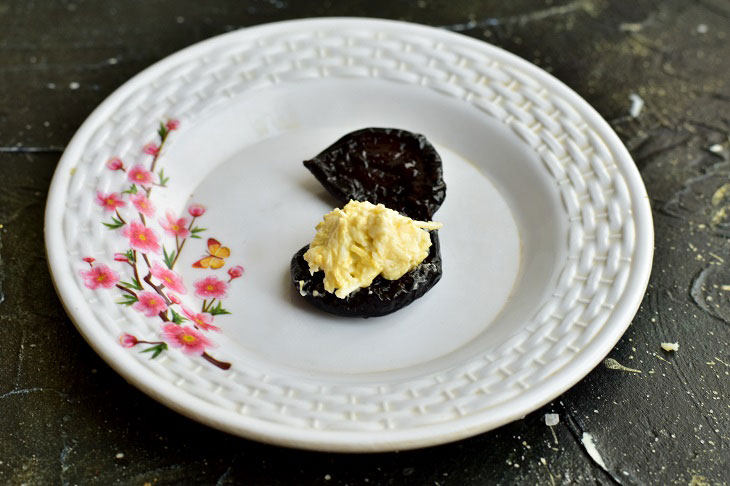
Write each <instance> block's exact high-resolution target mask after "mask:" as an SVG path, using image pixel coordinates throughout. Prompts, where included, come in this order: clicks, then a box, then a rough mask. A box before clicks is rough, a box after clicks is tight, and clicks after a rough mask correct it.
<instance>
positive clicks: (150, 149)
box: [142, 142, 160, 155]
mask: <svg viewBox="0 0 730 486" xmlns="http://www.w3.org/2000/svg"><path fill="white" fill-rule="evenodd" d="M142 152H144V153H146V154H148V155H157V154H159V153H160V147H158V146H157V144H155V143H152V142H150V143H148V144H147V145H145V146H144V147H142Z"/></svg>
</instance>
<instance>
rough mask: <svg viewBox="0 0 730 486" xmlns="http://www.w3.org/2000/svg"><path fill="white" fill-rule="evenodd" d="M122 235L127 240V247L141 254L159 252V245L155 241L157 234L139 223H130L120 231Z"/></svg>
mask: <svg viewBox="0 0 730 486" xmlns="http://www.w3.org/2000/svg"><path fill="white" fill-rule="evenodd" d="M122 234H123V235H124V236H126V237H127V238H128V239H129V246H131V247H132V248H133V249H135V250H139V251H141V252H142V253H147V252H152V253H159V252H160V243H159V241H158V240H157V234H156V233H155V232H154V231H153V230H152V229H151V228H148V227H146V226H145V225H143V224H142V223H140V222H139V221H132V222H131V223H130V224H128V225H126V226H125V227H124V229H123V230H122Z"/></svg>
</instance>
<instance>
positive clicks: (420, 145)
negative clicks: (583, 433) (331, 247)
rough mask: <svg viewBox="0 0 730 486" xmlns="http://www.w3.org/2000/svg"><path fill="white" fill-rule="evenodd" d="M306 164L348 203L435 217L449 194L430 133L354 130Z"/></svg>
mask: <svg viewBox="0 0 730 486" xmlns="http://www.w3.org/2000/svg"><path fill="white" fill-rule="evenodd" d="M304 166H305V167H306V168H307V169H309V171H310V172H311V173H312V174H314V176H315V177H316V178H317V180H318V181H319V182H320V184H322V185H323V186H324V188H325V189H327V191H328V192H329V193H330V194H332V196H334V197H335V199H337V200H338V201H339V202H340V204H342V205H345V204H347V203H348V202H350V200H355V201H369V202H371V203H373V204H383V205H385V206H386V207H387V208H390V209H393V210H395V211H398V212H399V213H403V214H405V215H406V216H408V217H409V218H413V219H416V220H419V221H431V220H432V219H433V215H434V214H435V213H436V211H438V209H439V208H440V207H441V204H442V203H443V202H444V198H445V197H446V184H445V183H444V176H443V166H442V164H441V156H440V155H439V154H438V152H436V149H435V148H434V147H433V145H431V143H430V142H429V141H428V140H427V139H426V137H424V136H423V135H421V134H417V133H412V132H409V131H407V130H396V129H392V128H374V127H371V128H365V129H362V130H357V131H354V132H351V133H348V134H346V135H344V136H343V137H342V138H340V139H339V140H337V141H336V142H335V143H333V144H332V145H330V146H329V147H327V148H326V149H324V150H323V151H322V152H321V153H319V154H318V155H317V156H316V157H314V158H313V159H310V160H305V161H304Z"/></svg>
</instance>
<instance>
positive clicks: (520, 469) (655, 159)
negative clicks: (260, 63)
mask: <svg viewBox="0 0 730 486" xmlns="http://www.w3.org/2000/svg"><path fill="white" fill-rule="evenodd" d="M329 15H354V16H372V17H386V18H395V19H403V20H409V21H414V22H419V23H424V24H430V25H438V26H442V27H444V28H447V29H451V30H455V31H459V32H462V33H464V34H466V35H469V36H472V37H475V38H478V39H484V40H487V41H488V42H491V43H494V44H496V45H499V46H502V47H504V48H505V49H507V50H509V51H511V52H514V53H516V54H518V55H520V56H522V57H524V58H525V59H528V60H529V61H532V62H534V63H535V64H537V65H538V66H541V67H543V68H544V69H546V70H548V71H549V72H551V73H553V74H554V75H555V76H557V77H558V78H560V79H561V80H563V81H564V82H565V83H566V84H568V85H569V86H570V87H572V88H573V89H574V90H576V91H577V92H578V93H579V94H581V95H582V96H583V97H585V98H586V99H587V100H588V101H589V103H591V104H592V105H593V106H594V107H595V108H596V109H597V110H598V111H599V112H600V113H601V114H602V115H603V116H604V117H605V118H606V119H607V120H609V121H610V123H611V125H612V126H613V127H614V129H615V130H616V131H617V132H618V134H619V135H620V136H621V138H622V139H623V141H624V142H625V144H626V145H627V147H628V148H629V150H630V151H631V153H632V155H633V156H634V159H635V161H636V163H637V165H638V167H639V169H640V170H641V173H642V176H643V178H644V181H645V183H646V186H647V189H648V191H649V196H650V198H651V203H652V206H653V208H654V218H655V219H654V222H655V230H656V254H655V260H654V271H653V275H652V279H651V283H650V285H649V289H648V291H647V293H646V297H645V298H644V302H643V305H642V307H641V309H640V310H639V312H638V314H637V316H636V317H635V319H634V321H633V324H632V326H631V327H630V328H629V330H628V331H627V332H626V334H625V336H624V337H623V338H622V339H621V341H620V342H619V343H618V345H617V346H616V347H615V349H614V350H613V351H612V352H611V353H610V355H609V358H610V359H612V360H615V361H616V362H618V363H620V364H622V365H624V366H625V367H628V368H632V369H635V370H638V371H640V372H629V371H625V370H622V369H616V367H615V366H607V365H606V363H604V364H602V365H599V366H598V367H597V368H596V369H595V370H594V371H593V372H591V373H590V374H589V375H588V376H587V377H586V378H585V379H584V380H582V381H581V382H580V383H579V384H578V385H576V386H575V387H573V388H572V389H571V390H570V391H568V392H567V393H565V394H564V395H562V396H561V397H560V398H559V399H557V400H555V401H554V402H553V403H550V404H548V405H546V406H545V407H543V408H541V409H539V410H537V411H536V412H534V413H532V414H530V415H528V416H527V417H526V418H524V419H523V420H518V421H516V422H514V423H512V424H509V425H506V426H504V427H502V428H500V429H498V430H495V431H492V432H489V433H485V434H482V435H479V436H476V437H473V438H471V439H467V440H463V441H460V442H457V443H453V444H447V445H443V446H439V447H432V448H429V449H423V450H415V451H409V452H402V453H389V454H373V455H339V454H324V453H314V452H303V451H297V450H288V449H284V448H278V447H272V446H267V445H262V444H259V443H256V442H251V441H247V440H243V439H239V438H237V437H233V436H230V435H227V434H225V433H221V432H218V431H216V430H213V429H210V428H208V427H205V426H202V425H199V424H197V423H195V422H192V421H190V420H188V419H186V418H183V417H181V416H179V415H178V414H176V413H174V412H172V411H170V410H168V409H167V408H165V407H164V406H162V405H159V404H158V403H157V402H155V401H153V400H152V399H150V398H148V397H147V396H145V395H144V394H142V393H141V392H139V391H138V390H137V389H135V388H134V387H132V386H130V385H128V384H127V383H125V382H124V380H123V379H122V378H120V377H119V376H118V375H117V374H116V373H114V372H113V371H112V370H111V369H110V368H109V367H108V366H107V365H106V364H105V363H104V362H103V361H102V360H101V359H100V358H99V357H98V356H97V355H96V354H95V353H94V352H93V351H92V350H91V348H90V347H89V346H88V345H87V344H86V343H85V342H84V340H83V339H82V338H81V336H80V335H79V333H78V332H77V331H76V330H75V328H74V327H73V325H72V324H71V322H70V321H69V319H68V318H67V317H66V314H65V313H64V311H63V309H62V307H61V305H60V303H59V300H58V298H57V297H56V295H55V293H54V290H53V287H52V285H51V281H50V278H49V275H48V270H47V268H46V262H45V257H44V249H43V237H42V236H43V235H42V228H43V222H42V220H43V210H44V205H45V199H46V192H47V189H48V186H49V183H50V179H51V176H52V174H53V171H54V169H55V166H56V163H57V161H58V159H59V156H60V154H61V152H62V150H63V148H64V145H65V144H66V143H67V142H68V141H69V140H70V138H71V136H72V135H73V133H74V131H75V130H76V128H78V126H79V125H80V124H81V123H82V122H83V120H84V119H85V118H86V117H87V116H88V115H89V113H90V112H91V111H92V109H93V108H94V107H95V106H96V105H97V104H98V103H100V102H101V101H102V100H103V99H104V98H105V97H106V96H107V95H109V93H110V92H111V91H112V90H114V89H115V88H116V87H118V86H119V85H121V84H122V83H124V82H125V81H126V80H127V79H129V78H130V77H131V76H132V75H134V74H135V73H137V72H139V71H140V70H141V69H143V68H145V67H146V66H148V65H150V64H152V63H153V62H155V61H157V60H159V59H161V58H163V57H164V56H166V55H168V54H170V53H173V52H175V51H177V50H178V49H180V48H183V47H185V46H188V45H190V44H193V43H194V42H197V41H200V40H202V39H205V38H208V37H211V36H213V35H216V34H220V33H222V32H226V31H230V30H233V29H237V28H240V27H245V26H249V25H254V24H259V23H264V22H270V21H275V20H281V19H288V18H300V17H311V16H329ZM729 27H730V3H728V2H727V1H722V0H698V1H693V2H689V1H685V0H667V1H647V0H639V1H636V2H609V1H608V0H555V1H552V2H551V1H547V2H533V1H526V0H520V1H514V2H478V1H475V0H470V1H463V2H460V3H459V4H458V5H453V4H451V3H449V2H442V1H435V0H419V1H418V2H407V1H401V0H395V1H390V2H387V1H374V2H369V3H368V2H352V4H351V6H350V7H344V6H342V5H340V4H337V5H335V4H334V2H331V1H329V0H324V1H297V2H294V1H293V0H266V1H251V2H247V3H244V2H235V1H225V0H215V1H209V2H198V1H190V0H177V1H149V0H147V1H137V0H134V1H132V0H129V1H125V2H114V1H110V0H95V1H90V0H89V1H81V0H79V1H76V0H71V1H69V0H66V1H58V2H32V1H28V0H5V1H0V61H1V62H0V87H1V88H0V184H1V185H0V187H1V189H0V224H2V227H1V229H0V242H1V243H2V247H1V249H0V257H1V260H0V285H1V289H2V294H1V295H2V296H3V302H2V304H0V329H1V330H2V336H3V338H2V339H0V417H1V419H0V483H2V484H12V485H15V484H32V485H35V484H104V485H107V484H139V485H142V484H153V485H161V484H220V485H226V484H286V485H288V484H323V485H345V484H350V485H353V484H418V485H422V484H434V485H447V484H453V485H466V484H504V485H512V484H540V485H558V484H566V485H567V484H658V485H667V484H692V485H695V486H699V485H710V484H712V485H718V484H726V483H730V439H729V436H730V345H729V342H730V328H729V327H728V325H729V323H730V291H728V290H727V289H728V288H730V287H728V285H730V269H729V268H730V267H728V262H730V244H729V241H730V240H729V239H728V237H729V236H730V211H728V209H730V194H729V195H725V194H724V193H723V192H722V191H719V192H718V190H719V189H720V188H722V187H723V185H724V184H727V181H728V176H730V159H729V158H728V157H729V155H730V152H729V138H728V134H729V133H730V81H729V80H730V64H729V63H728V62H727V61H728V58H730V43H729V42H728V34H730V32H729ZM632 93H634V94H637V95H638V96H640V97H641V98H642V99H643V100H644V101H645V105H644V107H643V110H642V111H641V113H640V114H639V116H638V117H636V118H634V117H631V116H629V107H630V101H629V96H630V95H631V94H632ZM664 341H678V342H679V343H680V348H679V351H678V352H676V353H667V352H664V351H662V349H661V348H660V343H662V342H664ZM609 364H610V362H609ZM546 413H557V414H559V415H560V423H559V424H558V425H556V426H554V427H547V426H546V425H545V423H544V422H543V416H544V415H545V414H546ZM584 432H587V433H590V434H591V435H592V436H593V438H594V442H595V447H596V450H597V451H598V453H599V454H600V457H602V459H603V462H604V463H605V467H604V466H603V465H600V464H598V463H597V462H596V460H595V459H594V458H593V457H592V456H591V455H590V454H589V453H588V451H587V450H586V447H585V446H584V444H583V443H582V442H581V440H580V439H581V437H582V435H583V433H584Z"/></svg>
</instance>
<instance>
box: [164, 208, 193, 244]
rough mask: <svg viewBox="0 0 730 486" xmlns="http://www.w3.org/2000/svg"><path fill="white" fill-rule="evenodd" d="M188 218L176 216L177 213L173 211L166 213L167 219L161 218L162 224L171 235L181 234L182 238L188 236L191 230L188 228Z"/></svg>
mask: <svg viewBox="0 0 730 486" xmlns="http://www.w3.org/2000/svg"><path fill="white" fill-rule="evenodd" d="M187 224H188V220H187V219H185V218H176V217H175V214H174V213H172V212H171V211H167V212H166V213H165V219H160V226H162V228H163V229H164V230H165V233H167V234H168V235H170V236H179V237H180V238H187V237H188V235H189V234H190V230H189V229H187V227H186V226H187Z"/></svg>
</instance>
